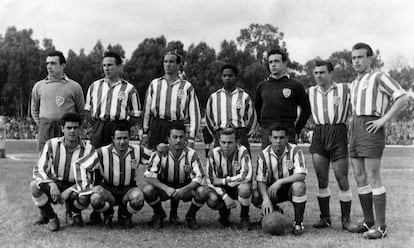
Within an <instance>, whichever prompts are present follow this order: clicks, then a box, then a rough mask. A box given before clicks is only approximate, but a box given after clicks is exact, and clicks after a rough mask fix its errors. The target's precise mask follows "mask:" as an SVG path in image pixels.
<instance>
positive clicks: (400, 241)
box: [0, 141, 414, 248]
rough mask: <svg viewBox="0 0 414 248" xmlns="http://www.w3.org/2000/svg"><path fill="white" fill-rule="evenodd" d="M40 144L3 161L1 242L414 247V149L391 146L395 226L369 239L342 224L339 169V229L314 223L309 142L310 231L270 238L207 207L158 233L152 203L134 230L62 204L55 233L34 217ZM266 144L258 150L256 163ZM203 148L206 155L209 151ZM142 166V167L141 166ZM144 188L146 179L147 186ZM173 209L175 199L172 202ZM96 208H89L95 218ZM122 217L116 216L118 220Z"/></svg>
mask: <svg viewBox="0 0 414 248" xmlns="http://www.w3.org/2000/svg"><path fill="white" fill-rule="evenodd" d="M35 144H36V143H35V142H33V141H18V142H17V141H8V143H7V148H6V149H7V150H6V153H7V158H6V159H0V247H13V248H16V247H99V248H103V247H184V248H187V247H199V248H201V247H214V248H217V247H290V248H292V247H301V248H304V247H398V248H402V247H414V237H413V236H412V231H413V230H414V229H413V227H412V226H413V225H412V220H413V219H414V187H413V186H414V183H413V176H414V167H413V161H414V148H413V147H397V148H396V147H388V148H386V150H385V153H384V156H383V160H382V162H383V163H382V176H383V182H384V185H385V187H386V189H387V224H388V230H389V234H388V237H386V238H385V239H383V240H364V239H363V238H362V235H360V234H352V233H348V232H345V231H343V230H342V229H341V223H340V208H339V200H338V197H337V195H338V186H337V184H336V182H335V178H334V176H333V173H332V171H331V174H330V189H331V192H332V196H331V218H332V222H333V223H332V224H333V225H332V227H330V228H327V229H323V230H318V229H314V228H313V227H312V224H313V223H314V222H316V221H317V220H318V219H319V208H318V204H317V200H316V192H317V182H316V175H315V172H314V169H313V165H312V162H311V158H310V155H309V153H308V148H306V147H305V148H303V150H304V151H305V157H306V163H307V167H308V175H307V178H306V185H307V196H308V202H307V206H306V211H305V219H304V223H305V233H304V235H302V236H300V237H296V236H293V235H291V234H288V235H285V236H269V235H266V234H264V233H263V232H262V231H261V229H260V228H259V226H257V227H256V228H254V229H253V230H251V231H241V230H238V229H237V224H238V222H239V217H238V216H239V211H240V208H239V207H238V208H237V209H235V210H233V211H232V215H231V221H232V223H234V225H233V227H232V228H224V229H223V228H221V227H220V225H219V223H218V221H217V219H218V212H217V211H213V210H211V209H209V208H208V207H207V206H203V208H202V209H201V210H200V211H199V213H198V214H197V223H198V224H199V225H200V226H201V227H200V228H199V229H197V230H189V229H187V228H185V227H182V226H178V227H176V226H170V225H168V223H166V226H165V228H164V229H162V230H159V231H156V230H153V229H151V228H149V227H147V226H146V225H145V222H146V221H148V220H149V219H150V218H151V216H152V210H151V208H150V207H149V206H148V205H147V204H146V205H145V206H144V208H143V209H142V210H141V211H140V212H138V213H137V214H136V215H134V217H133V221H134V223H135V227H134V228H133V229H128V230H125V229H121V228H119V227H117V226H116V225H115V227H114V229H111V230H108V229H106V228H104V227H90V226H85V227H83V228H75V227H72V226H69V225H67V224H66V223H65V222H64V208H63V206H61V205H58V206H55V211H56V212H57V213H58V216H59V218H60V220H61V226H62V228H61V230H60V231H58V232H54V233H51V232H49V231H48V230H47V227H46V226H33V225H32V224H31V223H32V222H33V220H34V219H35V218H36V217H37V215H38V210H37V208H36V207H35V206H34V205H33V203H32V200H31V196H30V193H29V190H28V188H29V182H30V181H31V178H32V177H31V173H32V167H33V165H34V163H35V162H36V158H37V153H36V145H35ZM257 153H258V149H255V148H253V161H254V164H255V161H256V158H257ZM200 154H204V151H201V152H200ZM202 157H203V156H202ZM141 170H142V169H141ZM349 179H350V184H351V189H352V192H353V205H352V212H351V216H352V217H351V218H352V220H353V221H359V220H361V219H362V211H361V207H360V204H359V200H358V196H357V192H356V184H355V180H354V178H353V173H352V169H350V175H349ZM140 186H142V183H141V184H140ZM188 207H189V203H181V204H180V208H179V212H178V213H179V216H180V217H181V219H184V215H185V213H186V211H187V209H188ZM282 208H283V209H284V211H285V215H286V216H287V217H288V218H290V219H292V220H293V211H292V206H291V204H290V203H284V204H282ZM164 209H165V210H166V212H167V214H168V212H169V202H165V203H164ZM90 211H91V210H90V209H88V210H86V211H84V212H83V218H84V220H87V219H88V216H89V213H90ZM250 218H251V220H252V222H254V221H258V220H259V219H260V210H259V209H256V208H254V207H253V206H252V207H251V209H250ZM115 222H116V220H115Z"/></svg>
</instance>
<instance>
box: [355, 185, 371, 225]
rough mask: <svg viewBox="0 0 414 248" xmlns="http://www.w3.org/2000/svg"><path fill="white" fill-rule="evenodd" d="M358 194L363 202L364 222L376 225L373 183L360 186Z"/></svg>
mask: <svg viewBox="0 0 414 248" xmlns="http://www.w3.org/2000/svg"><path fill="white" fill-rule="evenodd" d="M358 196H359V200H360V202H361V207H362V212H363V214H364V222H365V223H366V224H367V225H368V226H372V225H374V223H375V220H374V211H373V209H372V189H371V185H366V186H363V187H358Z"/></svg>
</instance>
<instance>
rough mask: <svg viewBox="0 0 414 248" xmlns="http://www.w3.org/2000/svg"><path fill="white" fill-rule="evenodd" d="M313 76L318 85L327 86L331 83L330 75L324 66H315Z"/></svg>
mask: <svg viewBox="0 0 414 248" xmlns="http://www.w3.org/2000/svg"><path fill="white" fill-rule="evenodd" d="M313 76H314V77H315V81H316V83H317V84H318V85H321V86H324V85H329V84H330V83H331V81H332V73H330V72H329V71H328V68H327V66H326V65H322V66H316V67H315V69H314V70H313Z"/></svg>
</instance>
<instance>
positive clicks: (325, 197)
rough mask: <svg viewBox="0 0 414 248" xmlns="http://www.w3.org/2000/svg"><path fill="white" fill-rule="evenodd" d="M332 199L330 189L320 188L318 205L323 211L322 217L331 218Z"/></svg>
mask: <svg viewBox="0 0 414 248" xmlns="http://www.w3.org/2000/svg"><path fill="white" fill-rule="evenodd" d="M330 198H331V191H330V190H329V188H323V189H322V188H319V190H318V203H319V209H320V210H321V217H322V218H323V217H330V216H331V214H330V211H329V200H330Z"/></svg>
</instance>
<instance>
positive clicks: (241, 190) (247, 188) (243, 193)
mask: <svg viewBox="0 0 414 248" xmlns="http://www.w3.org/2000/svg"><path fill="white" fill-rule="evenodd" d="M237 192H238V195H239V196H240V197H241V198H249V197H250V196H251V195H252V187H251V185H250V184H249V183H242V184H240V185H239V186H237Z"/></svg>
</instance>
